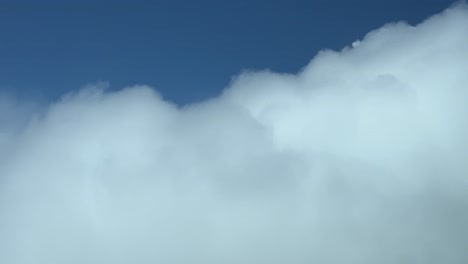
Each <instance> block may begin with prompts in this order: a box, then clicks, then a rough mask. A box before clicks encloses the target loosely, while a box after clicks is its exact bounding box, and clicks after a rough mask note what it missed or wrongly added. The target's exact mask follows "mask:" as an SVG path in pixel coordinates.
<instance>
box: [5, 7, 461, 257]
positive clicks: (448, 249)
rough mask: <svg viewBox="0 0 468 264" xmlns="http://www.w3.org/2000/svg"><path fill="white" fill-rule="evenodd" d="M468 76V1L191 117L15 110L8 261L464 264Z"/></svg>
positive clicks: (122, 106) (96, 91) (109, 103)
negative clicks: (467, 71)
mask: <svg viewBox="0 0 468 264" xmlns="http://www.w3.org/2000/svg"><path fill="white" fill-rule="evenodd" d="M467 69H468V10H467V6H466V5H465V4H459V5H457V6H455V7H453V8H451V9H449V10H447V11H445V12H443V13H442V14H439V15H437V16H434V17H431V18H430V19H428V20H427V21H425V22H423V23H422V24H420V25H417V26H415V27H413V26H410V25H407V24H404V23H394V24H388V25H386V26H384V27H382V28H380V29H378V30H375V31H373V32H370V33H369V34H368V35H367V36H366V37H365V38H364V39H362V40H359V41H357V42H354V43H353V44H352V45H351V47H346V48H344V49H343V50H342V51H340V52H334V51H322V52H320V53H319V54H318V55H317V56H316V57H315V58H314V59H313V60H312V61H311V62H310V63H309V65H307V66H306V67H305V68H304V69H303V70H302V71H301V72H300V73H298V74H296V75H289V74H278V73H272V72H268V71H263V72H253V73H252V72H251V73H244V74H241V75H240V76H238V78H236V80H235V81H234V82H233V83H232V84H231V86H230V87H229V88H228V89H227V90H226V91H225V92H224V93H223V94H222V95H221V96H219V97H218V98H215V99H213V100H210V101H206V102H202V103H199V104H194V105H189V106H185V107H177V106H175V105H172V104H170V103H168V102H165V101H163V100H162V99H161V97H160V96H159V95H158V94H157V93H156V92H155V91H154V90H152V89H151V88H148V87H145V86H139V87H131V88H127V89H124V90H121V91H118V92H106V91H105V90H103V89H102V88H101V85H96V87H88V88H86V89H84V90H82V91H81V92H79V93H76V94H71V95H68V96H66V97H64V98H63V100H61V101H60V102H57V103H55V104H53V105H50V106H48V107H45V108H44V109H42V110H41V111H40V114H35V115H30V118H31V121H30V122H29V123H28V124H27V125H24V122H19V123H18V122H15V120H17V118H16V117H17V116H19V114H21V113H23V114H21V116H24V113H26V112H31V111H23V110H21V109H25V108H24V107H17V106H15V104H16V103H15V104H12V103H11V102H12V100H6V99H5V100H0V110H1V111H2V113H6V114H1V115H0V121H1V122H2V127H1V129H0V146H1V147H2V148H1V150H0V215H1V218H0V234H1V235H0V256H2V257H1V259H2V262H4V263H9V264H16V263H21V264H27V263H34V264H37V263H39V264H42V263H207V264H210V263H269V264H270V263H369V264H370V263H465V262H467V261H468V251H467V250H466V245H467V244H468V210H467V209H468V176H467V175H468V162H466V157H467V156H468V136H467V135H468V107H467V105H466V103H467V102H468V74H467V73H466V70H467ZM16 105H18V104H16ZM28 109H29V108H28ZM23 120H25V119H24V118H23Z"/></svg>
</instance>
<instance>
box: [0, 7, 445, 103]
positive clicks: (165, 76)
mask: <svg viewBox="0 0 468 264" xmlns="http://www.w3.org/2000/svg"><path fill="white" fill-rule="evenodd" d="M452 2H453V1H451V0H393V1H392V0H390V1H387V0H309V1H301V0H297V1H295V0H268V1H267V0H251V1H243V0H238V1H223V0H218V1H214V0H200V1H191V0H186V1H178V0H173V1H158V0H155V1H138V0H137V1H135V0H134V1H130V0H128V1H121V0H117V1H99V0H95V1H86V0H81V1H71V0H68V1H67V0H60V1H52V0H41V1H38V0H33V1H21V0H11V1H7V0H0V91H2V92H7V93H13V94H15V95H16V96H19V97H39V98H42V99H46V100H50V99H54V98H57V97H58V96H60V95H62V94H63V93H66V92H68V91H72V90H77V89H79V88H80V87H82V86H83V85H85V84H87V83H91V82H96V81H109V82H110V84H111V87H112V89H121V88H123V87H125V86H128V85H134V84H148V85H151V86H153V87H155V88H156V89H158V90H159V91H160V92H161V93H162V94H163V96H164V97H165V98H166V99H168V100H171V101H174V102H176V103H178V104H186V103H189V102H194V101H199V100H202V99H204V98H207V97H212V96H215V95H216V94H218V93H219V92H220V90H221V89H223V88H224V87H226V85H227V84H228V83H229V81H230V79H231V77H232V76H233V75H235V74H238V73H239V72H240V71H241V70H242V69H265V68H269V69H271V70H273V71H280V72H297V71H298V70H299V69H301V68H302V67H303V66H305V65H306V64H307V63H308V61H309V60H310V59H311V58H312V57H313V56H314V55H315V54H316V53H317V51H318V50H320V49H324V48H328V49H341V48H342V47H344V46H345V45H349V44H350V43H351V42H352V41H353V40H355V39H358V38H361V37H362V36H363V35H364V34H365V33H367V32H368V31H370V30H372V29H375V28H377V27H380V26H381V25H383V24H384V23H386V22H391V21H397V20H406V21H408V22H410V23H411V24H414V23H418V22H420V21H421V20H422V19H425V18H426V17H428V16H430V15H432V14H435V13H438V12H440V11H442V10H443V9H445V8H446V7H448V6H449V5H450V4H451V3H452Z"/></svg>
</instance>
